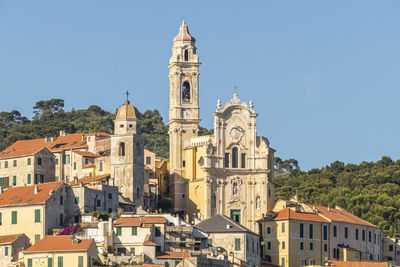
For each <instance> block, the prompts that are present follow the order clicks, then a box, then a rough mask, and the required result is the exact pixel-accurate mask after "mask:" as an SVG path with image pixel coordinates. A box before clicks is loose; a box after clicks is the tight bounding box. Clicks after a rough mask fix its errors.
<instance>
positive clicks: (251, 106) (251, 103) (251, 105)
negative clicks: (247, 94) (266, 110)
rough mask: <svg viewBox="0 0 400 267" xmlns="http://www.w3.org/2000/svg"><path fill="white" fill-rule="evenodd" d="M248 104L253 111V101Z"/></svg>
mask: <svg viewBox="0 0 400 267" xmlns="http://www.w3.org/2000/svg"><path fill="white" fill-rule="evenodd" d="M249 104H250V105H249V107H250V109H253V108H254V105H253V101H251V100H250V102H249Z"/></svg>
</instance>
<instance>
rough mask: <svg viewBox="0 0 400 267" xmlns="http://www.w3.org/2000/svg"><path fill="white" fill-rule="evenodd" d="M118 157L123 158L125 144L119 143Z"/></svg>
mask: <svg viewBox="0 0 400 267" xmlns="http://www.w3.org/2000/svg"><path fill="white" fill-rule="evenodd" d="M118 155H119V156H125V143H124V142H121V143H119V150H118Z"/></svg>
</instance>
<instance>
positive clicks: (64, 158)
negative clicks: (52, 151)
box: [63, 155, 67, 164]
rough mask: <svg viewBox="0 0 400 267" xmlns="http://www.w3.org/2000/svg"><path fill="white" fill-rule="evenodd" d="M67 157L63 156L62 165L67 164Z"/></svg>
mask: <svg viewBox="0 0 400 267" xmlns="http://www.w3.org/2000/svg"><path fill="white" fill-rule="evenodd" d="M66 158H67V157H66V156H65V155H63V163H64V164H65V163H66V162H67V159H66Z"/></svg>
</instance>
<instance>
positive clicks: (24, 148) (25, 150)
mask: <svg viewBox="0 0 400 267" xmlns="http://www.w3.org/2000/svg"><path fill="white" fill-rule="evenodd" d="M48 144H49V143H46V141H45V139H44V138H42V139H32V140H21V141H16V142H14V143H13V144H12V145H11V146H9V147H7V148H6V149H4V150H3V151H1V152H0V159H5V158H14V157H22V156H30V155H33V154H35V153H36V152H39V151H40V150H42V149H43V148H45V147H46V145H48Z"/></svg>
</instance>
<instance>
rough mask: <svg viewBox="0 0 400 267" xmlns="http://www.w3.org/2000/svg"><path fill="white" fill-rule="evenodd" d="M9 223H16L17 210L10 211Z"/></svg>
mask: <svg viewBox="0 0 400 267" xmlns="http://www.w3.org/2000/svg"><path fill="white" fill-rule="evenodd" d="M11 224H17V211H12V212H11Z"/></svg>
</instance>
